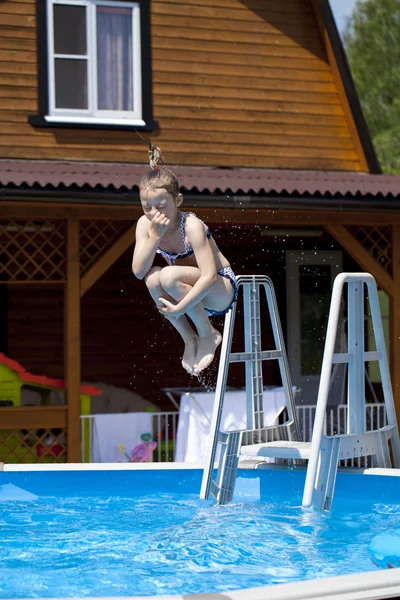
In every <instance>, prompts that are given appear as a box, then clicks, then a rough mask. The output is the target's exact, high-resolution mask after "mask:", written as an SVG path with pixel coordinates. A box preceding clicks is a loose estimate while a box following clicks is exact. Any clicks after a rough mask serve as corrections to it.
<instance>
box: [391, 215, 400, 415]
mask: <svg viewBox="0 0 400 600" xmlns="http://www.w3.org/2000/svg"><path fill="white" fill-rule="evenodd" d="M392 258H393V262H392V269H393V283H394V294H393V295H392V296H391V297H390V298H389V307H390V315H389V324H390V338H389V339H390V346H389V358H390V371H391V378H392V385H393V396H394V403H395V406H396V414H397V423H399V424H400V226H399V225H396V226H394V227H393V228H392Z"/></svg>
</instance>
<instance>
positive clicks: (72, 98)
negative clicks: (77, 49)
mask: <svg viewBox="0 0 400 600" xmlns="http://www.w3.org/2000/svg"><path fill="white" fill-rule="evenodd" d="M55 83H56V108H70V109H83V110H87V108H88V97H87V89H88V85H87V61H86V60H79V59H78V60H75V59H73V58H72V59H69V58H56V59H55Z"/></svg>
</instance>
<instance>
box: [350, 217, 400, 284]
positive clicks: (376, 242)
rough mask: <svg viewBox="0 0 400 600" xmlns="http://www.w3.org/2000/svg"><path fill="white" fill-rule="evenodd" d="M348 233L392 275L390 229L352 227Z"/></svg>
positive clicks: (388, 227) (364, 226)
mask: <svg viewBox="0 0 400 600" xmlns="http://www.w3.org/2000/svg"><path fill="white" fill-rule="evenodd" d="M347 229H348V231H349V232H350V233H351V234H352V235H353V236H354V237H355V238H356V240H358V241H359V242H360V244H361V245H362V246H364V248H365V249H366V250H367V252H368V253H369V254H370V255H371V256H372V257H373V258H374V259H375V260H376V262H377V263H379V264H380V266H381V267H382V268H383V269H384V270H385V271H387V272H388V273H390V274H392V261H393V254H392V248H393V246H392V228H391V226H390V225H387V226H383V227H374V226H366V225H360V226H358V225H352V226H350V227H348V228H347Z"/></svg>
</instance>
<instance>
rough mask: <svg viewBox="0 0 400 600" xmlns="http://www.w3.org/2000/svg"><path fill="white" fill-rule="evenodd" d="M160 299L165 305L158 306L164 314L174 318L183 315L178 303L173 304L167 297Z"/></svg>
mask: <svg viewBox="0 0 400 600" xmlns="http://www.w3.org/2000/svg"><path fill="white" fill-rule="evenodd" d="M159 301H160V302H161V303H162V304H163V305H164V306H163V307H161V306H159V307H158V310H159V311H160V313H161V314H162V315H164V316H169V317H173V318H174V319H179V317H181V316H182V315H183V313H182V311H180V310H179V308H178V306H179V305H178V304H172V303H171V302H169V301H168V300H166V299H165V298H159Z"/></svg>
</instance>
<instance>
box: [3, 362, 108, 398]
mask: <svg viewBox="0 0 400 600" xmlns="http://www.w3.org/2000/svg"><path fill="white" fill-rule="evenodd" d="M0 363H1V364H3V365H5V366H6V367H8V368H9V369H11V370H12V371H14V372H15V373H16V374H17V375H18V377H19V378H20V379H21V380H22V381H25V382H26V383H32V384H37V385H39V386H44V387H51V388H55V389H64V388H65V382H64V380H63V379H54V378H53V377H46V376H45V375H33V374H32V373H28V371H27V370H26V369H25V368H24V367H23V366H22V365H20V364H19V363H18V362H17V361H16V360H13V359H12V358H9V357H8V356H6V355H5V354H3V353H2V352H0ZM80 391H81V394H88V395H90V396H98V395H99V394H101V393H102V391H101V390H99V389H98V388H96V387H94V386H93V385H81V386H80Z"/></svg>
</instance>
